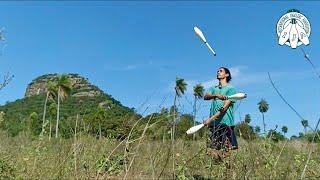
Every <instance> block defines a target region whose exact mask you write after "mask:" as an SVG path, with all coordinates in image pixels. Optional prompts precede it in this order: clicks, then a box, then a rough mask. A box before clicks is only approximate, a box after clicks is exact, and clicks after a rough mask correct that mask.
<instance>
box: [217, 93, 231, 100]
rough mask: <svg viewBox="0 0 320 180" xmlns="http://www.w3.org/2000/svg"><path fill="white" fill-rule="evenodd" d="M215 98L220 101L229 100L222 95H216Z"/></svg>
mask: <svg viewBox="0 0 320 180" xmlns="http://www.w3.org/2000/svg"><path fill="white" fill-rule="evenodd" d="M215 97H216V98H218V99H220V100H222V101H223V100H227V99H228V97H227V96H225V95H222V94H216V95H215Z"/></svg>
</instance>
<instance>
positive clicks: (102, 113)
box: [94, 106, 107, 139]
mask: <svg viewBox="0 0 320 180" xmlns="http://www.w3.org/2000/svg"><path fill="white" fill-rule="evenodd" d="M106 117H107V111H106V109H105V108H104V107H101V106H98V108H97V111H96V112H95V114H94V121H95V122H96V123H98V126H99V139H101V137H102V130H101V124H102V122H103V120H105V119H106Z"/></svg>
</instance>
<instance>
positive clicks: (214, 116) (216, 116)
mask: <svg viewBox="0 0 320 180" xmlns="http://www.w3.org/2000/svg"><path fill="white" fill-rule="evenodd" d="M231 104H232V102H231V101H230V100H225V101H224V102H223V106H222V108H221V109H220V110H219V111H218V112H216V113H215V114H214V115H213V116H211V117H210V118H209V119H207V120H206V121H205V122H204V124H205V125H206V126H207V125H209V124H210V123H211V122H212V121H214V120H217V119H218V118H219V117H220V116H221V115H223V114H224V113H226V112H227V110H228V108H229V107H230V106H231Z"/></svg>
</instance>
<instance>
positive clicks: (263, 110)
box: [258, 99, 269, 133]
mask: <svg viewBox="0 0 320 180" xmlns="http://www.w3.org/2000/svg"><path fill="white" fill-rule="evenodd" d="M258 105H259V111H260V112H261V113H262V122H263V132H264V133H266V123H265V121H264V113H266V112H267V111H268V109H269V104H268V102H267V101H266V100H264V99H261V101H260V102H259V103H258Z"/></svg>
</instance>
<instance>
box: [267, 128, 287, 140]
mask: <svg viewBox="0 0 320 180" xmlns="http://www.w3.org/2000/svg"><path fill="white" fill-rule="evenodd" d="M267 137H268V138H270V139H271V140H273V141H275V142H278V141H283V140H285V139H286V138H285V137H284V136H283V135H282V134H281V133H280V132H278V131H276V130H273V129H272V130H270V131H269V132H268V135H267Z"/></svg>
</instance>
